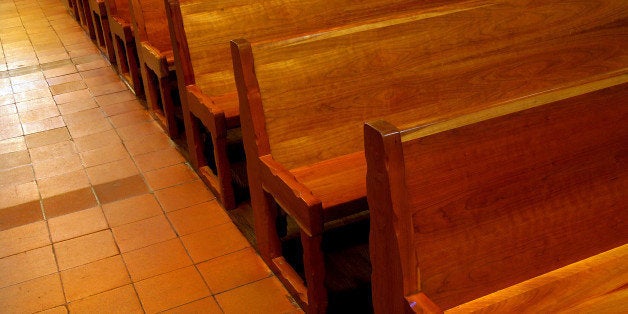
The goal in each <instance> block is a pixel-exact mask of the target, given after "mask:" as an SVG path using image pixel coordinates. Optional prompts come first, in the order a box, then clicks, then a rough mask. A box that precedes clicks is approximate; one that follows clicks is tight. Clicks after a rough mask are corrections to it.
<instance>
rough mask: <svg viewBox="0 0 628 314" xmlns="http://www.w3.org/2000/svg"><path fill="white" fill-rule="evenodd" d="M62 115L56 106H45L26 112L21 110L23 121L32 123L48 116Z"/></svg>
mask: <svg viewBox="0 0 628 314" xmlns="http://www.w3.org/2000/svg"><path fill="white" fill-rule="evenodd" d="M58 115H60V114H59V110H58V109H57V108H56V107H54V106H50V107H44V108H40V109H37V110H30V111H26V112H20V120H21V122H22V123H32V122H36V121H40V120H44V119H47V118H52V117H56V116H58Z"/></svg>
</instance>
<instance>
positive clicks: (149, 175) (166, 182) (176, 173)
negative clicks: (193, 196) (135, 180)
mask: <svg viewBox="0 0 628 314" xmlns="http://www.w3.org/2000/svg"><path fill="white" fill-rule="evenodd" d="M144 178H146V182H147V183H148V185H149V186H150V187H151V188H152V189H153V190H161V189H164V188H167V187H171V186H175V185H180V184H183V183H187V182H190V181H194V180H198V176H197V175H196V173H195V172H194V171H193V170H192V169H191V168H190V167H189V166H188V165H187V164H178V165H173V166H168V167H165V168H161V169H157V170H153V171H150V172H146V173H144Z"/></svg>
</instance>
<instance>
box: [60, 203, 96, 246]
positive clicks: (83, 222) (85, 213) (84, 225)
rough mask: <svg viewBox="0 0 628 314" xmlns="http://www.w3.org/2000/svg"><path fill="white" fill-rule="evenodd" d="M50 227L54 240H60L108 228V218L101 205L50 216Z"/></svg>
mask: <svg viewBox="0 0 628 314" xmlns="http://www.w3.org/2000/svg"><path fill="white" fill-rule="evenodd" d="M48 227H49V228H50V237H51V238H52V242H60V241H63V240H67V239H71V238H76V237H79V236H82V235H86V234H89V233H93V232H96V231H100V230H104V229H107V228H108V226H107V220H106V219H105V215H104V214H103V212H102V210H101V209H100V207H93V208H90V209H85V210H81V211H78V212H74V213H71V214H67V215H63V216H58V217H54V218H50V219H48Z"/></svg>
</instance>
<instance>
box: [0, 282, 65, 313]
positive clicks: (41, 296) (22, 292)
mask: <svg viewBox="0 0 628 314" xmlns="http://www.w3.org/2000/svg"><path fill="white" fill-rule="evenodd" d="M64 303H65V298H64V297H63V289H62V288H61V280H60V278H59V274H58V273H55V274H51V275H47V276H44V277H39V278H37V279H33V280H30V281H27V282H23V283H21V284H18V285H14V286H10V287H6V288H3V289H0V312H3V313H34V312H38V311H43V310H46V309H50V308H53V307H55V306H58V305H62V304H64Z"/></svg>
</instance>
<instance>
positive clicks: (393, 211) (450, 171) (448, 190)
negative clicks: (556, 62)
mask: <svg viewBox="0 0 628 314" xmlns="http://www.w3.org/2000/svg"><path fill="white" fill-rule="evenodd" d="M627 96H628V83H624V84H619V85H615V86H611V87H608V88H605V89H601V90H598V91H594V92H591V93H587V94H583V95H579V96H575V97H571V98H567V99H564V100H559V101H556V102H551V103H546V104H544V105H541V106H538V107H534V108H530V109H525V110H521V111H516V110H513V111H512V112H511V113H505V114H504V115H503V116H500V117H495V118H492V119H488V120H483V121H479V122H477V123H473V124H469V125H463V126H461V127H458V128H450V129H447V130H445V131H442V132H439V133H434V134H428V135H425V136H421V137H418V138H410V137H408V138H406V139H404V140H403V142H402V137H401V133H400V132H397V133H396V136H397V141H398V144H397V145H398V146H399V149H398V150H397V151H396V153H395V154H396V155H388V153H386V152H381V151H380V152H375V153H372V152H370V151H367V153H366V154H367V161H369V162H371V163H370V164H369V170H368V171H369V172H368V175H369V179H368V180H369V185H368V187H369V193H371V192H373V193H375V195H374V197H373V198H371V196H370V194H369V205H370V208H371V217H372V220H371V223H372V229H371V231H372V236H371V239H373V238H374V237H375V238H378V237H384V239H385V240H386V241H387V242H388V245H386V243H387V242H386V241H384V242H382V243H383V244H382V243H377V242H371V254H372V256H373V260H372V262H373V267H374V271H373V285H376V284H378V283H381V282H382V281H383V280H385V278H386V277H387V276H388V269H387V265H385V264H381V263H379V261H380V260H381V258H382V257H377V256H379V255H382V254H383V255H384V256H388V255H390V254H393V255H395V254H402V255H401V256H405V257H406V258H405V259H401V264H402V265H400V269H401V270H404V271H406V273H404V274H402V275H399V276H397V278H393V279H392V280H393V281H394V280H396V282H397V283H396V285H402V287H403V288H404V293H405V295H408V294H414V293H417V292H421V293H424V294H425V295H426V296H428V297H429V299H430V300H431V301H433V302H434V303H435V304H437V305H438V306H439V307H440V308H441V309H443V310H445V309H450V308H453V307H456V306H459V305H461V304H464V303H466V302H469V301H471V300H474V299H476V298H480V297H482V296H484V295H487V294H491V293H494V292H496V291H499V290H501V289H504V288H507V287H509V286H512V285H515V284H517V283H520V282H523V281H526V280H530V279H531V278H534V277H536V276H539V275H543V274H545V273H548V272H551V271H553V270H556V269H558V268H561V267H565V266H567V265H569V264H571V263H575V262H578V261H580V260H583V259H586V258H588V257H590V256H594V255H596V254H600V253H602V252H604V251H607V250H611V249H613V248H616V247H619V246H622V245H624V244H626V243H628V228H627V227H628V225H626V219H627V218H628V216H627V214H628V212H626V207H627V206H628V192H627V191H628V167H626V160H627V158H628V155H627V153H628V150H627V146H626V143H628V125H627V124H626V123H625V121H626V119H627V118H628V106H626V99H627V98H626V97H627ZM512 105H513V106H515V107H517V106H518V102H517V101H514V102H512ZM443 123H444V122H443ZM372 135H373V132H372V131H371V132H370V133H366V136H367V137H366V138H365V140H366V141H367V144H368V143H374V142H373V140H371V139H369V136H372ZM374 147H376V146H375V145H373V144H368V145H367V148H374ZM379 147H380V148H381V145H380V146H379ZM400 151H402V152H403V153H402V155H403V157H402V158H403V161H402V164H404V165H405V167H403V170H393V171H395V172H393V173H392V174H389V175H391V176H393V177H395V178H397V179H396V181H395V182H392V181H391V183H390V184H393V183H395V184H397V185H398V184H399V183H401V186H398V187H395V188H394V189H396V190H397V191H399V192H398V193H397V194H396V197H397V199H396V200H394V201H392V200H386V199H383V198H382V196H377V195H378V194H377V192H376V189H377V187H376V184H378V183H379V184H381V183H382V179H381V178H380V179H377V176H380V177H381V176H382V175H384V174H385V173H386V171H385V170H382V169H384V168H382V166H383V165H384V163H383V161H381V160H396V159H397V158H399V157H398V156H399V154H401V153H400ZM391 154H392V151H391ZM369 156H371V157H369ZM377 160H380V161H379V162H375V161H377ZM371 165H374V166H379V167H376V168H375V169H374V170H373V171H371V168H370V167H371ZM377 169H379V170H377ZM371 177H373V178H372V179H371ZM371 180H373V182H372V183H371ZM384 183H386V182H384ZM390 189H391V190H392V189H393V188H392V187H391V188H390ZM378 201H379V202H380V203H378ZM386 204H389V205H386ZM390 204H392V205H390ZM382 209H383V210H382ZM386 215H389V216H390V218H387V216H386ZM410 217H411V220H409V221H411V222H412V228H411V229H409V228H408V227H407V226H406V227H403V229H402V228H401V227H398V226H397V225H398V224H400V223H402V222H403V223H405V222H406V219H408V218H410ZM380 220H383V222H384V224H383V225H382V224H380ZM386 222H388V223H386ZM395 230H396V231H398V232H397V233H395ZM375 232H384V234H383V235H377V236H376V235H373V233H375ZM386 232H387V233H390V235H388V236H387V235H385V234H386ZM386 237H389V238H386ZM391 237H392V238H391ZM409 240H410V241H411V243H412V244H411V248H410V249H409V250H408V243H407V241H409ZM390 243H393V244H394V243H406V244H405V245H396V246H391V245H390ZM391 247H392V248H395V250H397V249H399V251H397V253H391V252H392V251H391V250H390V248H391ZM401 250H404V251H401ZM409 252H412V253H411V257H410V258H408V254H409ZM625 254H626V249H625V248H624V249H623V253H622V255H620V256H621V257H619V259H617V260H615V261H608V263H609V264H603V265H602V266H595V267H594V268H592V269H591V270H584V271H581V269H582V268H579V267H576V268H575V269H576V270H577V271H579V272H578V273H577V274H576V275H573V276H572V275H570V276H571V277H565V278H564V279H560V280H557V279H555V278H554V277H552V276H550V277H547V278H546V279H544V280H541V281H540V283H539V282H537V283H530V284H528V286H527V287H531V288H529V289H527V288H526V289H527V290H525V293H523V294H518V293H516V292H517V291H520V290H517V289H516V288H515V289H514V290H512V291H514V292H512V291H511V292H500V294H501V296H500V297H499V298H504V297H507V298H510V299H508V300H506V301H503V303H500V304H497V305H494V307H488V306H487V308H486V309H487V310H489V311H490V310H502V309H506V311H508V310H507V309H510V310H516V309H521V308H526V309H531V308H536V307H535V306H538V307H543V311H545V310H549V311H550V312H553V311H556V310H566V309H567V308H568V307H571V306H574V304H577V303H581V302H585V301H587V300H588V298H597V297H600V296H603V295H604V294H611V295H613V293H612V292H614V291H617V290H619V289H623V288H624V287H625V286H626V280H627V278H626V275H627V274H626V272H625V270H626V268H625V266H619V264H625V261H626V258H625ZM388 258H391V257H388ZM605 262H607V261H606V260H605ZM378 263H379V264H378ZM609 265H616V266H614V267H612V270H611V269H609V271H610V272H609V271H605V269H606V268H607V267H608V266H609ZM377 267H379V269H378V270H376V268H377ZM381 267H384V268H383V269H381ZM618 267H619V268H618ZM412 269H416V271H417V275H416V276H413V275H412V273H408V271H411V270H412ZM564 272H566V274H570V272H571V273H573V272H574V271H573V270H570V271H567V270H565V271H564ZM565 276H566V275H565ZM388 284H391V285H395V283H391V282H389V283H388ZM562 285H566V286H567V287H570V288H569V289H566V288H558V287H562ZM373 291H374V293H376V291H377V293H380V296H384V295H386V293H387V291H386V290H379V289H376V288H375V287H374V290H373ZM390 291H393V290H390ZM388 296H390V295H388ZM613 297H616V296H614V295H613ZM383 298H384V299H385V297H383ZM393 298H395V297H393ZM374 299H376V296H374ZM396 299H397V300H398V302H401V300H402V299H403V295H397V296H396ZM493 299H495V298H493ZM557 300H560V301H557ZM500 302H502V301H500ZM601 303H602V302H601V301H600V302H596V304H601ZM480 304H482V303H480ZM521 304H523V305H521ZM484 306H486V304H485V305H484ZM502 306H503V308H502ZM472 308H474V305H470V306H469V307H463V308H462V309H466V310H470V309H472ZM463 311H465V310H463Z"/></svg>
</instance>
